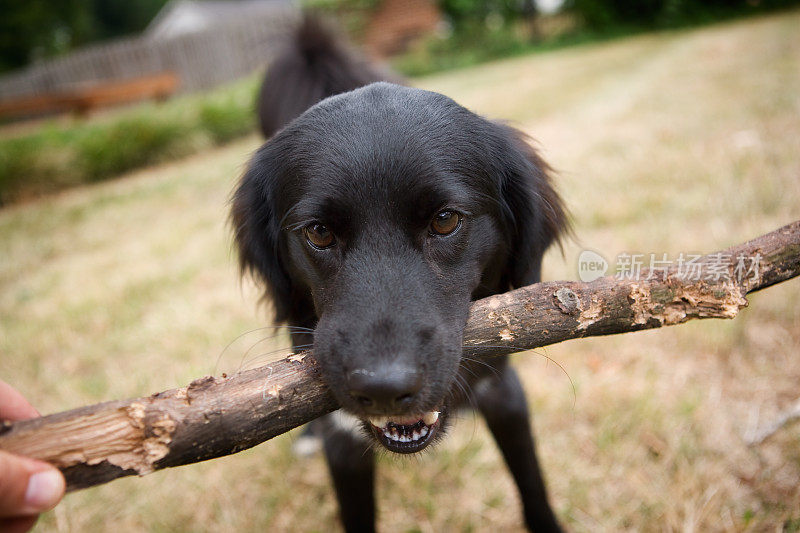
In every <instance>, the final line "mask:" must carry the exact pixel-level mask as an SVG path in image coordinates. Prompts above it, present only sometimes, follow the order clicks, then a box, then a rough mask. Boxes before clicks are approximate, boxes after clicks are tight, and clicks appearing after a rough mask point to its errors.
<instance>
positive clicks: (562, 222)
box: [496, 124, 570, 287]
mask: <svg viewBox="0 0 800 533" xmlns="http://www.w3.org/2000/svg"><path fill="white" fill-rule="evenodd" d="M496 126H497V127H498V128H500V129H501V131H502V133H503V136H504V137H505V139H504V141H505V142H504V144H505V147H504V150H502V151H501V152H504V153H501V154H497V155H499V156H500V157H501V161H500V162H499V166H500V167H501V169H502V171H501V172H502V177H501V182H500V188H501V191H500V193H501V196H502V199H503V210H504V216H505V218H506V227H507V231H508V234H509V245H510V256H509V262H508V266H507V272H506V275H507V278H508V280H509V283H510V285H511V287H522V286H524V285H530V284H531V283H536V282H538V281H540V276H541V266H542V257H543V256H544V252H545V250H547V248H548V247H549V246H550V245H551V244H553V243H557V244H558V245H559V246H560V245H561V239H562V238H563V237H564V236H565V235H566V234H568V233H569V231H570V224H569V221H568V216H567V211H566V209H565V207H564V204H563V201H562V200H561V197H560V196H559V195H558V193H557V192H556V190H555V189H554V187H553V183H552V179H551V174H552V172H553V170H552V169H551V168H550V166H549V165H548V164H547V163H546V162H545V161H544V160H543V159H542V158H541V157H540V156H539V154H538V153H536V150H535V149H534V148H533V146H532V145H531V143H530V139H529V138H528V136H527V135H525V134H524V133H522V132H521V131H519V130H517V129H514V128H511V127H509V126H506V125H504V124H496Z"/></svg>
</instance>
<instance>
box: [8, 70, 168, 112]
mask: <svg viewBox="0 0 800 533" xmlns="http://www.w3.org/2000/svg"><path fill="white" fill-rule="evenodd" d="M179 85H180V79H179V78H178V76H177V75H176V74H175V73H174V72H162V73H159V74H155V75H150V76H142V77H138V78H130V79H127V80H114V81H108V82H98V83H95V84H92V85H87V86H83V87H78V88H75V89H70V90H65V91H58V92H52V93H46V94H39V95H35V96H19V97H15V98H9V99H7V100H0V118H7V117H9V118H10V117H26V116H40V115H47V114H54V113H64V112H76V113H79V114H86V113H88V112H89V111H91V110H92V109H96V108H102V107H109V106H113V105H118V104H124V103H129V102H136V101H139V100H145V99H151V98H152V99H155V100H164V99H166V98H167V97H169V96H170V95H172V94H173V93H174V92H175V91H176V90H177V89H178V86H179Z"/></svg>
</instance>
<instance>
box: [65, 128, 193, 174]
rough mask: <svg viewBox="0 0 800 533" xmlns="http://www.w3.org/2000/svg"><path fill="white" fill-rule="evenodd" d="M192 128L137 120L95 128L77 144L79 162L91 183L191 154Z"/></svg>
mask: <svg viewBox="0 0 800 533" xmlns="http://www.w3.org/2000/svg"><path fill="white" fill-rule="evenodd" d="M191 133H192V127H191V124H188V123H183V122H179V121H171V120H163V119H156V118H153V117H150V116H145V115H143V116H137V117H131V118H126V119H124V120H121V121H119V122H115V123H114V124H112V125H111V126H110V127H109V128H95V129H93V131H91V132H89V133H87V134H86V135H85V136H84V137H83V138H82V139H81V140H79V141H78V142H77V146H76V148H75V150H76V159H77V163H78V165H79V167H80V168H82V170H83V172H84V174H85V177H86V179H87V180H88V181H97V180H100V179H105V178H108V177H110V176H114V175H116V174H120V173H122V172H125V171H127V170H131V169H134V168H137V167H141V166H145V165H149V164H152V163H156V162H158V161H163V160H166V159H169V158H171V157H175V156H180V155H184V154H186V153H188V152H189V150H188V148H189V144H190V143H189V139H188V137H189V136H190V135H191Z"/></svg>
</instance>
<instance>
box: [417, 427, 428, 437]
mask: <svg viewBox="0 0 800 533" xmlns="http://www.w3.org/2000/svg"><path fill="white" fill-rule="evenodd" d="M427 434H428V428H426V427H423V428H422V429H421V430H420V431H419V436H420V438H422V437H424V436H425V435H427Z"/></svg>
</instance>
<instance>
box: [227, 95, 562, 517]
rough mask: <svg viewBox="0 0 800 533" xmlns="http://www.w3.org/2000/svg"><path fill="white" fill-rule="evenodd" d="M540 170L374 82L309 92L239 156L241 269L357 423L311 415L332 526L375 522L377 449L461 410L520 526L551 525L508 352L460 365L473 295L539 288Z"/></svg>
mask: <svg viewBox="0 0 800 533" xmlns="http://www.w3.org/2000/svg"><path fill="white" fill-rule="evenodd" d="M547 171H548V167H547V166H546V165H545V164H544V163H543V162H542V160H541V159H540V158H539V157H538V156H537V155H536V153H535V152H534V151H533V149H532V148H531V147H530V146H529V145H528V144H527V143H526V142H525V140H524V138H523V136H522V135H521V134H520V133H519V132H517V131H515V130H513V129H511V128H509V127H507V126H504V125H500V124H496V123H493V122H490V121H487V120H485V119H483V118H481V117H479V116H477V115H475V114H473V113H471V112H470V111H468V110H466V109H464V108H463V107H461V106H459V105H458V104H456V103H455V102H453V101H452V100H451V99H449V98H447V97H445V96H442V95H440V94H436V93H432V92H427V91H422V90H418V89H411V88H407V87H402V86H399V85H393V84H389V83H374V84H371V85H368V86H366V87H363V88H360V89H357V90H353V91H350V92H346V93H344V94H341V95H338V96H333V97H330V98H327V99H324V100H323V101H321V102H320V103H318V104H316V105H315V106H313V107H311V108H310V109H309V110H308V111H306V112H305V113H303V114H302V115H301V116H300V117H299V118H297V119H296V120H294V121H292V122H291V123H289V124H288V125H286V126H285V127H284V128H283V129H281V130H280V131H279V132H278V133H277V134H276V135H275V136H274V137H273V138H272V139H271V140H270V141H269V142H267V143H266V144H265V145H264V146H263V147H262V148H261V149H260V150H259V151H258V152H257V153H256V155H255V156H254V157H253V159H252V161H251V162H250V165H249V168H248V170H247V172H246V173H245V175H244V176H243V178H242V180H241V182H240V184H239V186H238V188H237V190H236V192H235V196H234V204H233V213H232V219H233V223H234V226H235V232H236V242H237V245H238V248H239V252H240V258H241V263H242V266H243V268H244V269H245V270H249V271H251V272H252V273H254V274H255V275H256V277H258V278H260V279H261V280H263V281H264V284H265V288H266V295H267V296H268V297H270V298H271V300H272V301H273V302H274V305H275V309H276V320H278V321H282V322H287V323H288V324H289V325H292V326H298V327H303V328H313V329H314V333H313V339H312V335H310V334H308V333H305V334H304V333H300V332H297V333H295V334H293V342H294V344H295V347H296V348H300V347H303V346H307V345H309V344H311V343H313V348H314V355H315V357H316V358H317V360H318V361H319V362H320V365H321V368H322V371H323V375H324V378H325V380H326V382H327V384H328V385H329V386H330V388H331V391H332V392H333V394H334V396H335V397H336V398H337V400H338V401H339V402H340V403H341V405H342V407H343V409H344V410H345V411H346V412H348V413H350V414H352V415H355V417H357V418H358V419H359V420H361V424H362V425H363V431H361V432H360V433H354V432H353V431H349V430H346V429H344V428H342V425H341V424H337V423H335V421H336V418H335V417H327V418H326V419H325V420H323V421H322V422H321V424H322V425H323V428H324V447H325V453H326V456H327V458H328V464H329V467H330V471H331V475H332V477H333V481H334V484H335V487H336V493H337V497H338V500H339V504H340V511H341V517H342V521H343V523H344V525H345V528H346V529H347V530H349V531H363V530H370V529H372V528H373V527H374V521H375V511H374V509H375V508H374V500H373V451H372V448H373V447H374V446H375V444H376V443H380V444H381V445H383V446H384V447H385V448H387V449H388V450H390V451H393V452H397V453H414V452H417V451H420V450H422V449H424V448H425V447H426V446H427V445H428V444H430V443H431V442H433V441H434V440H436V438H437V437H439V436H441V435H442V434H443V429H444V427H445V426H446V424H447V422H448V419H449V416H450V414H451V413H452V412H453V410H454V409H456V408H458V407H459V406H461V405H464V404H466V403H470V404H472V405H473V406H475V407H477V409H478V410H479V411H480V412H481V413H482V414H483V415H484V417H485V418H486V420H487V423H488V426H489V428H490V430H491V432H492V434H493V435H494V437H495V440H496V441H497V444H498V446H499V447H500V450H501V451H502V453H503V456H504V457H505V459H506V462H507V464H508V466H509V469H510V470H511V473H512V475H513V476H514V479H515V481H516V483H517V485H518V487H519V490H520V494H521V496H522V502H523V507H524V511H525V520H526V523H527V524H528V526H529V527H530V528H532V529H537V530H558V525H557V522H556V520H555V518H554V516H553V513H552V511H551V509H550V507H549V504H548V502H547V497H546V493H545V489H544V483H543V481H542V477H541V474H540V472H539V467H538V464H537V460H536V456H535V451H534V445H533V438H532V436H531V429H530V423H529V416H528V410H527V406H526V400H525V396H524V392H523V390H522V388H521V386H520V383H519V380H518V379H517V376H516V374H515V373H514V371H513V369H511V367H510V366H508V364H507V360H506V358H500V359H498V360H495V361H492V363H491V364H485V363H476V362H474V361H470V360H466V359H462V331H463V328H464V325H465V323H466V320H467V315H468V311H469V306H470V302H471V301H472V300H474V299H477V298H481V297H484V296H488V295H490V294H495V293H499V292H504V291H506V290H508V289H509V288H511V287H518V286H522V285H527V284H530V283H534V282H536V281H538V280H539V272H540V263H541V258H542V255H543V253H544V251H545V249H546V248H547V247H548V246H549V245H550V244H551V243H552V242H554V241H555V240H557V239H558V237H559V235H560V233H561V232H562V231H563V230H564V228H565V226H566V221H565V215H564V210H563V208H562V206H561V202H560V200H559V198H558V196H557V195H556V193H555V192H554V191H553V189H552V186H551V184H550V179H549V177H548V175H547ZM297 331H299V330H297Z"/></svg>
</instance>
